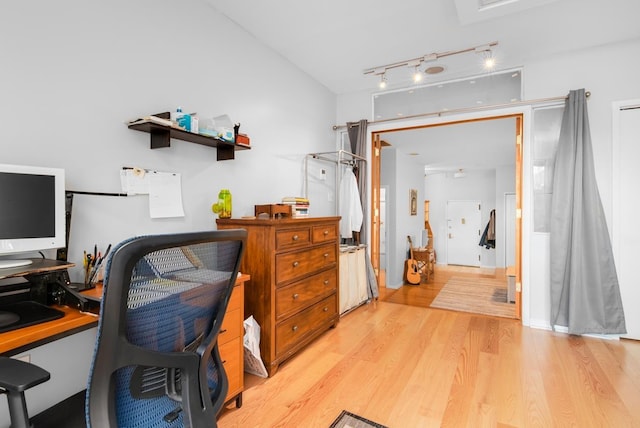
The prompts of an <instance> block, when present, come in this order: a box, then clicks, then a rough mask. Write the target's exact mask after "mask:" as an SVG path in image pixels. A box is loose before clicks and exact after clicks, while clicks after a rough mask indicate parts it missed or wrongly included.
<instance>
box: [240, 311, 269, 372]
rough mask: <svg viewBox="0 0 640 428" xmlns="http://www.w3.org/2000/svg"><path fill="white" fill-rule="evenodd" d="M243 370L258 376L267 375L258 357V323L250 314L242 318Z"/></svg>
mask: <svg viewBox="0 0 640 428" xmlns="http://www.w3.org/2000/svg"><path fill="white" fill-rule="evenodd" d="M243 325H244V341H243V343H244V371H245V372H247V373H251V374H253V375H256V376H260V377H268V376H269V374H268V373H267V369H266V367H265V366H264V363H263V362H262V358H261V357H260V325H258V322H257V321H256V320H255V319H254V318H253V315H251V316H250V317H249V318H247V319H246V320H244V322H243Z"/></svg>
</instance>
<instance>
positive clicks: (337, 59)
mask: <svg viewBox="0 0 640 428" xmlns="http://www.w3.org/2000/svg"><path fill="white" fill-rule="evenodd" d="M206 1H207V2H208V3H209V4H211V5H212V6H213V8H215V9H216V10H218V11H219V12H220V13H222V14H224V15H226V16H227V17H228V18H229V19H231V20H232V21H234V22H235V23H236V24H237V25H239V26H240V27H242V28H244V29H245V30H246V31H247V32H249V33H250V34H252V35H253V36H254V37H255V38H256V39H257V40H259V41H260V42H261V43H263V44H264V45H266V46H267V47H270V48H271V49H273V50H274V51H276V52H277V53H279V54H280V55H281V56H283V57H284V58H286V59H287V60H288V61H290V62H291V63H292V64H293V65H295V66H296V67H298V68H300V69H301V70H303V71H304V72H306V73H307V74H308V75H310V76H311V77H312V78H314V79H315V80H317V81H318V82H320V83H321V84H323V85H324V86H326V87H327V88H328V89H329V90H331V91H332V92H334V93H335V94H345V93H351V92H358V91H368V92H371V93H376V92H379V91H380V90H379V89H378V86H377V85H378V82H379V80H380V76H375V75H365V74H364V73H363V72H364V70H366V69H372V68H378V67H381V66H384V65H387V64H393V63H396V62H403V61H407V60H410V59H413V58H417V57H422V56H424V55H428V54H431V53H443V52H447V51H457V50H464V49H469V48H473V47H476V46H479V45H485V44H489V43H492V42H498V45H497V46H496V47H495V48H494V49H493V56H494V58H496V62H497V65H496V69H497V70H510V69H516V68H519V67H521V66H522V65H523V64H525V63H527V62H531V61H535V60H536V59H537V58H543V57H546V56H550V55H557V54H562V53H564V52H569V51H574V50H581V49H588V48H590V47H594V46H600V45H606V44H609V43H615V42H620V41H624V40H631V39H637V38H639V37H640V25H638V23H637V19H638V16H640V1H638V0H612V1H610V2H606V3H605V2H602V0H396V1H393V2H391V1H382V0H347V1H344V0H322V1H313V2H309V1H300V0H243V1H238V0H206ZM483 5H484V6H483ZM594 60H597V59H596V58H594ZM433 65H441V66H442V67H444V71H443V72H442V73H439V74H435V75H426V74H425V76H424V77H425V79H424V80H423V82H422V83H421V84H422V85H429V84H430V83H435V82H444V81H448V80H455V79H461V78H463V77H469V76H478V75H481V74H484V75H486V71H485V70H484V69H483V68H482V58H480V55H478V54H476V53H474V52H469V53H464V54H459V55H453V56H447V57H443V58H439V59H438V60H437V61H436V62H429V63H426V64H423V66H422V69H424V68H427V67H429V66H433ZM256 66H257V67H259V65H258V64H257V65H256ZM266 72H268V70H266ZM412 72H413V69H411V70H409V69H408V68H406V67H402V68H394V69H393V70H390V71H389V72H388V83H389V85H388V87H387V90H388V91H389V92H393V91H394V90H397V89H400V88H407V87H410V86H411V85H412V82H411V74H412ZM447 99H448V100H451V98H450V97H448V98H447ZM400 104H402V105H406V104H407V103H405V102H404V101H401V102H400ZM445 107H448V106H440V107H438V108H445ZM394 108H396V109H398V112H397V113H396V112H395V111H392V113H396V114H400V113H401V112H400V110H399V109H400V107H399V106H398V103H396V106H395V107H394ZM376 114H377V112H376ZM474 126H477V127H479V128H478V129H477V130H475V131H473V132H476V134H475V135H490V136H492V137H493V138H489V139H486V141H482V142H480V141H478V139H474V140H475V141H474V142H475V143H477V144H476V145H475V147H476V148H477V147H483V148H484V149H483V150H474V149H473V146H472V147H471V148H469V146H468V145H466V146H464V147H460V146H455V145H453V144H452V143H451V142H452V141H461V142H466V144H473V143H474V142H470V141H469V138H468V137H464V136H461V137H460V138H458V137H456V136H455V135H457V134H455V133H456V132H465V134H464V135H469V134H466V132H467V131H462V129H463V128H458V127H457V126H455V127H454V126H448V127H440V128H430V129H427V130H422V131H407V132H402V133H394V134H387V135H385V136H384V139H386V140H387V141H388V142H390V143H391V144H392V146H393V147H395V148H396V149H398V150H400V151H402V152H405V153H419V156H417V157H416V161H421V162H423V163H424V164H425V165H426V168H425V170H426V171H433V170H438V169H440V170H447V171H451V170H457V169H460V168H463V169H468V168H473V169H477V168H480V166H484V167H485V168H493V167H495V166H496V165H501V164H504V162H508V161H509V160H511V161H513V159H514V155H512V153H513V143H514V139H513V132H514V131H513V125H512V124H505V123H504V122H498V121H489V122H485V123H478V124H476V125H474ZM491 127H493V128H491ZM480 128H482V129H480ZM443 143H446V144H443ZM447 147H448V148H449V149H446V148H447ZM505 156H507V157H508V158H509V159H506V158H505Z"/></svg>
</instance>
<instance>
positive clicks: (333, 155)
mask: <svg viewBox="0 0 640 428" xmlns="http://www.w3.org/2000/svg"><path fill="white" fill-rule="evenodd" d="M310 159H314V160H319V161H323V162H330V163H333V164H335V165H336V174H335V180H336V182H335V190H336V197H335V201H336V214H339V213H340V195H339V194H338V193H339V191H340V182H341V181H342V168H340V166H341V165H346V166H351V167H355V166H358V165H359V164H360V163H364V164H366V162H367V159H366V158H363V157H362V156H358V155H356V154H354V153H351V152H348V151H346V150H338V151H335V152H321V153H308V154H307V155H306V156H305V158H304V197H305V198H308V197H309V160H310Z"/></svg>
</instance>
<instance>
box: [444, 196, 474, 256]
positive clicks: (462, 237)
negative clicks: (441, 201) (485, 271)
mask: <svg viewBox="0 0 640 428" xmlns="http://www.w3.org/2000/svg"><path fill="white" fill-rule="evenodd" d="M481 234H482V231H481V230H480V202H479V201H447V264H450V265H462V266H477V267H479V266H480V245H479V243H480V236H481Z"/></svg>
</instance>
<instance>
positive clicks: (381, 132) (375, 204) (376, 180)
mask: <svg viewBox="0 0 640 428" xmlns="http://www.w3.org/2000/svg"><path fill="white" fill-rule="evenodd" d="M523 117H524V114H522V113H514V114H505V115H495V116H489V117H482V118H472V119H465V120H452V121H449V122H441V123H433V124H415V125H413V126H410V127H409V126H405V127H396V128H387V129H380V128H379V127H378V128H376V129H375V130H372V151H371V153H372V156H371V159H372V163H371V168H372V173H371V177H372V187H371V189H372V209H371V216H372V218H371V237H372V241H371V257H372V260H371V261H372V264H373V267H374V270H375V271H376V272H379V268H380V260H379V256H380V254H379V251H380V248H379V236H380V235H379V231H380V224H379V221H380V219H379V212H380V211H379V208H380V207H379V200H378V197H377V195H376V193H377V192H378V191H379V190H376V189H380V168H381V150H382V146H381V144H380V142H381V138H382V136H384V138H385V141H387V142H391V141H389V140H390V138H388V135H389V133H394V132H404V131H412V130H419V129H428V128H436V127H441V128H448V127H452V126H455V125H461V124H466V123H471V122H484V121H487V122H489V121H492V120H497V119H505V118H512V119H513V122H514V123H515V127H512V128H511V129H512V134H511V135H512V136H513V139H512V142H511V144H513V147H514V148H515V174H512V175H511V178H512V179H513V180H514V182H515V187H514V190H515V192H513V193H514V194H515V203H516V207H517V208H516V211H517V212H518V216H517V218H516V219H515V243H514V247H515V248H514V249H515V260H514V265H515V267H516V269H515V270H516V285H517V287H516V296H515V302H516V318H518V319H520V318H521V316H522V315H521V314H522V312H521V303H520V300H521V291H522V290H521V279H520V277H521V273H520V272H521V256H520V255H521V236H522V218H521V215H520V214H519V213H521V205H522V188H521V186H522V135H523ZM513 128H515V129H513ZM392 144H393V143H392ZM478 148H481V144H478V145H476V147H475V148H474V149H478ZM458 153H459V150H458ZM514 175H515V177H514ZM503 195H504V192H502V193H500V195H499V198H497V199H496V204H499V206H500V208H503V207H504V205H503V199H502V198H503ZM498 200H499V202H498ZM430 211H433V208H430ZM502 221H504V219H503V220H502ZM433 229H434V230H433V234H434V241H435V242H436V243H437V242H438V239H440V238H439V237H438V235H440V237H442V236H443V235H445V236H446V234H445V233H441V232H442V231H440V232H439V231H438V230H436V227H434V228H433ZM500 231H501V232H500V233H502V234H504V231H505V225H504V223H502V224H501V227H500ZM390 233H391V232H390V231H389V230H387V234H390ZM476 233H477V232H476ZM477 238H478V240H479V237H477ZM393 239H394V238H393V237H390V238H389V240H388V241H387V248H386V253H387V263H391V262H392V261H391V260H390V257H389V255H390V252H391V251H392V248H389V247H390V244H391V243H392V242H393ZM502 251H504V249H503V250H502ZM500 255H501V256H502V257H499V258H497V259H499V260H500V262H504V260H505V259H506V255H504V254H500ZM388 286H389V283H388V281H387V287H388Z"/></svg>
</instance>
